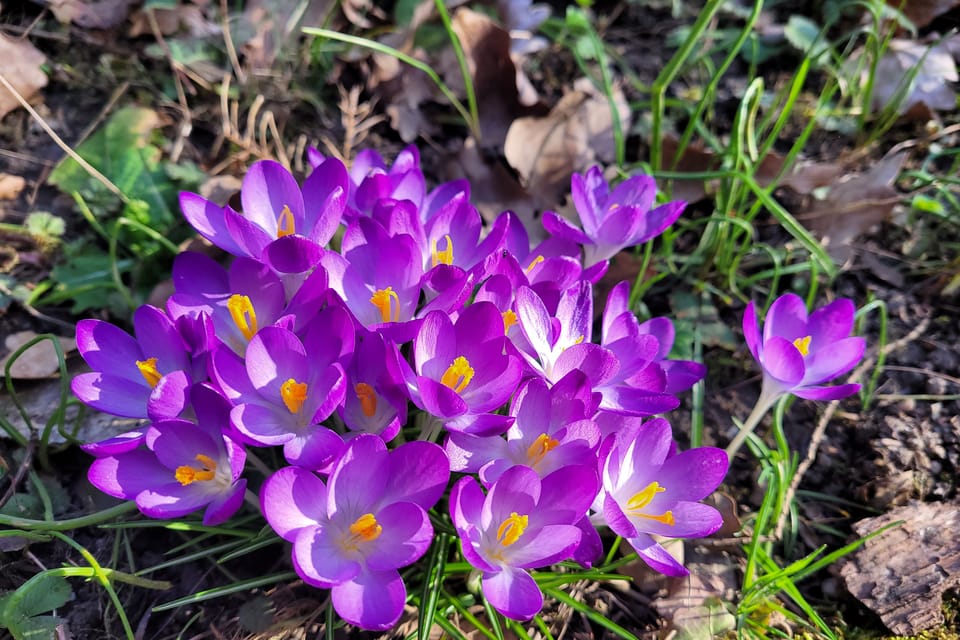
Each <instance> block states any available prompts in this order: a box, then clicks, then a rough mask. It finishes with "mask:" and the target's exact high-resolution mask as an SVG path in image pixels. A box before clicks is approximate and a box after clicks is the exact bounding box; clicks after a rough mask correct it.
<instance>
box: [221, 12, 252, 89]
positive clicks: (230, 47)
mask: <svg viewBox="0 0 960 640" xmlns="http://www.w3.org/2000/svg"><path fill="white" fill-rule="evenodd" d="M220 15H221V16H223V44H224V46H225V47H226V49H227V57H228V58H230V66H232V67H233V73H234V75H236V76H237V82H239V83H240V84H246V83H247V75H246V74H245V73H244V72H243V67H241V66H240V58H238V57H237V48H236V47H235V46H234V44H233V36H232V35H231V33H230V9H229V7H227V0H220Z"/></svg>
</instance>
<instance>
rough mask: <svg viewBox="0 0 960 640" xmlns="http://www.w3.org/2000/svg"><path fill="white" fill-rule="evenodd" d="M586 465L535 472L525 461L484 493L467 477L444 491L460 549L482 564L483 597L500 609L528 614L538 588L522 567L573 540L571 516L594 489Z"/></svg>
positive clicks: (552, 557) (564, 550)
mask: <svg viewBox="0 0 960 640" xmlns="http://www.w3.org/2000/svg"><path fill="white" fill-rule="evenodd" d="M597 485H598V482H597V474H596V471H595V470H594V469H593V467H590V466H580V465H575V466H568V467H565V468H563V469H560V470H558V471H555V472H554V473H551V474H550V475H548V476H546V477H545V478H543V479H541V478H540V476H538V475H537V472H536V471H534V470H533V469H531V468H529V467H524V466H515V467H511V468H510V469H508V470H507V471H505V472H504V473H503V475H501V476H500V478H499V479H498V480H497V481H496V482H495V483H494V484H493V486H492V487H491V488H490V491H489V492H488V493H487V495H486V496H484V495H483V491H482V490H481V489H480V485H478V484H477V481H476V480H474V479H473V478H472V477H469V476H468V477H465V478H461V479H460V480H459V481H458V482H457V483H456V484H455V485H454V486H453V489H452V490H451V492H450V517H451V518H452V519H453V525H454V527H456V529H457V533H458V534H459V535H460V541H461V547H462V549H463V557H464V558H465V559H466V560H467V562H469V563H470V564H471V565H473V566H474V567H476V568H477V569H479V570H480V571H481V572H483V580H482V583H481V584H482V589H483V595H484V597H486V599H487V601H488V602H490V604H491V605H493V608H494V609H496V610H497V611H499V612H500V613H502V614H503V615H505V616H507V617H509V618H513V619H515V620H529V619H530V618H532V617H533V616H535V615H536V614H537V613H538V612H539V611H540V608H541V607H542V606H543V594H542V593H541V592H540V587H539V586H537V583H536V581H535V580H534V579H533V577H532V576H531V575H530V574H529V573H528V572H527V569H533V568H536V567H545V566H549V565H551V564H554V563H556V562H560V561H561V560H564V559H566V558H569V557H570V556H571V555H572V554H573V553H574V551H575V550H576V548H577V546H578V545H579V544H580V538H581V531H580V529H579V528H578V527H577V526H575V524H574V523H576V522H578V521H579V520H580V519H581V518H582V517H583V515H584V514H585V513H586V510H587V509H588V508H589V506H590V503H591V502H592V501H593V499H594V497H595V496H596V494H597Z"/></svg>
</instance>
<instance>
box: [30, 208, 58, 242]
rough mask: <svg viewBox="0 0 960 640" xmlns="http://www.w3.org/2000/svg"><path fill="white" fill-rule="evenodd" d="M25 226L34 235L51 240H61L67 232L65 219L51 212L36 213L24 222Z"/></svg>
mask: <svg viewBox="0 0 960 640" xmlns="http://www.w3.org/2000/svg"><path fill="white" fill-rule="evenodd" d="M23 226H24V227H25V228H26V230H27V231H29V232H30V233H32V234H34V235H37V236H47V237H50V238H59V237H60V236H62V235H63V232H64V231H65V230H66V225H65V224H64V222H63V218H61V217H60V216H55V215H53V214H52V213H50V212H49V211H34V212H33V213H31V214H30V215H28V216H27V218H26V219H25V220H24V221H23Z"/></svg>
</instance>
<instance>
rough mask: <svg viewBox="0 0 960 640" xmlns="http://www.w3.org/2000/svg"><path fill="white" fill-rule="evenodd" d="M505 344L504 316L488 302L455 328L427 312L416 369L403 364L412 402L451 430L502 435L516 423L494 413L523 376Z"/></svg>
mask: <svg viewBox="0 0 960 640" xmlns="http://www.w3.org/2000/svg"><path fill="white" fill-rule="evenodd" d="M506 345H507V339H506V337H505V336H504V334H503V316H502V315H500V312H499V311H498V310H497V308H496V307H495V306H494V305H493V304H491V303H489V302H475V303H474V304H472V305H470V306H469V307H467V308H466V309H464V310H463V312H462V313H461V314H460V317H459V318H457V321H456V323H454V322H452V321H451V320H450V317H449V316H448V315H447V314H446V313H443V312H441V311H433V312H431V313H429V314H428V315H427V317H426V318H424V320H423V324H422V325H420V331H419V333H417V336H416V338H414V341H413V357H414V367H415V369H411V368H410V366H409V365H408V364H407V363H406V361H404V360H400V361H399V363H400V366H401V372H402V373H403V376H404V378H405V379H406V382H407V387H408V389H409V391H410V394H411V397H412V399H413V401H414V403H415V404H416V405H417V406H419V407H420V408H421V409H424V410H425V411H427V412H429V413H431V414H432V415H434V416H436V417H437V418H439V419H440V420H442V421H443V423H444V425H445V426H446V427H447V428H448V429H453V430H457V431H466V432H468V433H474V434H477V435H490V434H493V433H502V432H503V430H505V429H506V428H507V426H508V425H509V424H510V423H511V422H512V418H509V417H507V416H502V415H498V414H495V413H492V412H493V411H496V410H497V409H498V408H499V407H500V406H501V405H503V404H504V403H505V402H506V401H507V399H508V398H509V397H510V396H511V395H512V394H513V392H514V391H515V390H516V388H517V383H518V382H519V381H520V375H521V366H520V362H519V360H518V359H517V358H516V357H514V356H512V355H509V354H508V353H506Z"/></svg>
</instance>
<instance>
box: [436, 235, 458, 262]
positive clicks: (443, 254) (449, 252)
mask: <svg viewBox="0 0 960 640" xmlns="http://www.w3.org/2000/svg"><path fill="white" fill-rule="evenodd" d="M443 239H444V240H446V241H447V244H446V248H445V249H444V250H443V251H440V250H438V249H437V240H436V238H434V240H433V247H432V250H431V251H430V256H431V259H430V262H431V264H432V265H433V266H434V267H435V266H437V265H438V264H453V240H452V239H450V236H449V235H445V236H443Z"/></svg>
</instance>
